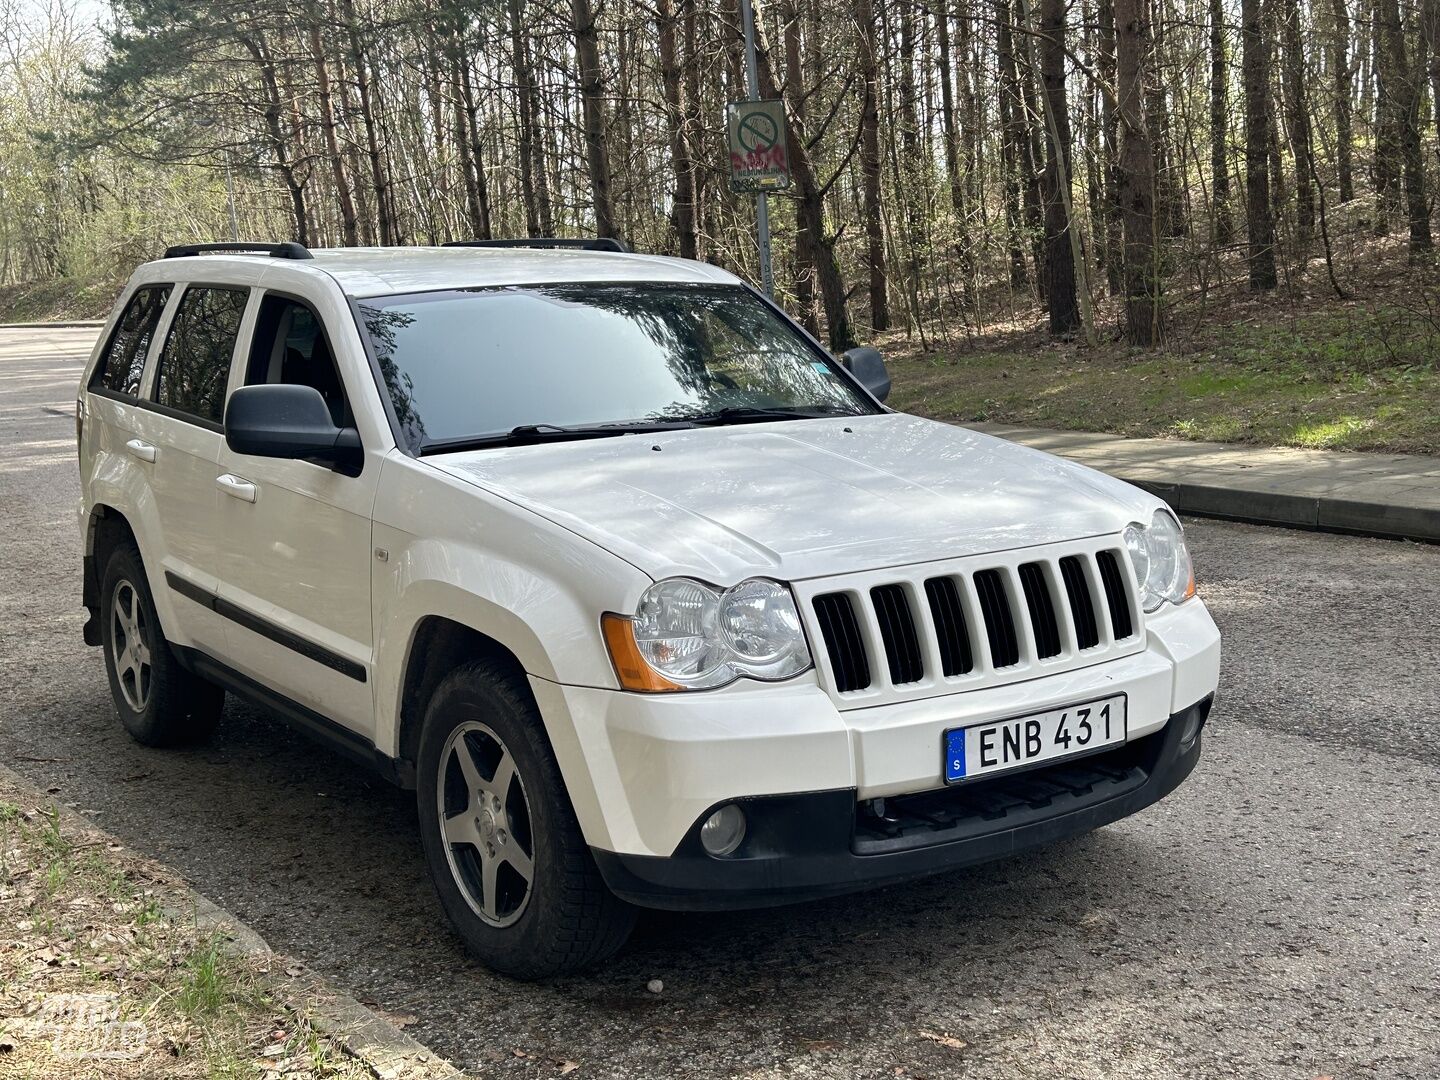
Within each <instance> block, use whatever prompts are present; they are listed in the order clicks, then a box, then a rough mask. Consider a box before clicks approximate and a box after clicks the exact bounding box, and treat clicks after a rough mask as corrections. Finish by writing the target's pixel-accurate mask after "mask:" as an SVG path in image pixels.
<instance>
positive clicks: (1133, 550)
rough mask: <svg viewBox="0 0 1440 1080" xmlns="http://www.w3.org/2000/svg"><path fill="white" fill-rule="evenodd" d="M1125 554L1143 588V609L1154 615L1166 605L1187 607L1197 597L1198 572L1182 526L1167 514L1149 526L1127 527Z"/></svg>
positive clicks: (1159, 515)
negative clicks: (1196, 573)
mask: <svg viewBox="0 0 1440 1080" xmlns="http://www.w3.org/2000/svg"><path fill="white" fill-rule="evenodd" d="M1125 550H1126V551H1128V552H1129V553H1130V565H1131V566H1132V567H1134V569H1135V580H1136V581H1137V582H1139V584H1140V606H1141V607H1142V608H1144V609H1145V610H1146V611H1154V610H1155V609H1157V608H1158V607H1159V606H1160V605H1161V604H1163V603H1165V601H1167V600H1168V601H1170V603H1172V604H1183V603H1184V602H1185V601H1186V600H1189V599H1190V597H1192V596H1194V595H1195V572H1194V569H1193V568H1192V567H1191V564H1190V551H1189V549H1188V548H1187V547H1186V546H1185V534H1184V532H1182V531H1181V529H1180V523H1179V522H1178V521H1176V520H1175V518H1174V517H1173V516H1172V515H1171V514H1170V513H1169V512H1167V511H1165V510H1157V511H1155V516H1154V517H1152V518H1151V519H1150V524H1149V525H1139V524H1133V523H1132V524H1130V525H1126V526H1125Z"/></svg>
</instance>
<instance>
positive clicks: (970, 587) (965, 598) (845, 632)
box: [804, 541, 1139, 704]
mask: <svg viewBox="0 0 1440 1080" xmlns="http://www.w3.org/2000/svg"><path fill="white" fill-rule="evenodd" d="M1035 552H1036V549H1033V548H1032V549H1029V550H1027V551H1025V553H1024V561H1023V562H1022V561H1020V560H1019V559H1013V558H1012V559H1006V558H1005V556H1003V555H1001V556H989V557H985V556H975V557H970V558H967V559H964V560H957V561H956V562H955V563H953V564H951V565H950V566H946V567H937V566H936V565H935V564H928V565H927V566H925V570H927V571H928V572H929V573H928V576H920V575H917V576H915V577H911V576H909V575H907V574H906V573H905V571H903V570H900V571H895V570H891V571H875V572H872V573H868V574H864V575H856V578H857V580H855V583H854V584H853V585H851V584H850V582H846V581H843V579H842V582H841V584H843V585H845V586H847V587H844V588H837V587H836V585H835V584H830V585H829V588H828V589H827V588H825V587H824V586H821V587H819V588H815V589H814V590H813V592H812V593H807V594H806V596H805V597H804V599H806V600H807V601H808V603H809V606H810V607H811V608H812V609H813V612H814V624H813V630H815V631H817V632H818V635H817V636H818V637H819V638H820V639H821V641H822V642H823V644H824V657H823V660H824V661H827V663H823V664H822V665H821V670H822V673H823V674H825V675H828V677H829V682H830V690H831V692H832V693H833V694H836V695H842V696H843V695H849V696H850V697H851V698H852V699H853V700H854V701H855V703H856V704H862V703H873V702H874V701H875V699H876V695H877V694H880V695H884V694H886V693H893V694H894V695H895V696H896V697H910V696H916V695H923V694H925V693H927V692H931V693H944V692H947V691H948V690H949V689H951V687H949V686H948V685H947V684H948V683H950V682H951V681H953V682H954V683H955V684H956V685H955V686H954V687H953V688H954V689H970V688H972V687H979V686H985V685H992V684H997V683H1003V682H1012V681H1015V680H1016V679H1021V678H1027V677H1033V674H1032V673H1033V672H1034V671H1035V669H1036V668H1037V666H1038V667H1040V668H1041V669H1042V670H1043V672H1049V671H1060V670H1068V669H1069V668H1072V667H1079V666H1083V665H1084V664H1089V663H1097V662H1099V661H1101V660H1105V659H1109V658H1110V657H1112V656H1118V655H1123V654H1126V653H1129V652H1133V651H1135V650H1136V649H1137V648H1138V647H1139V638H1138V636H1137V635H1136V628H1137V626H1138V624H1139V623H1138V620H1139V612H1138V611H1137V610H1135V609H1134V606H1133V605H1134V600H1133V598H1132V596H1131V595H1130V586H1129V579H1128V578H1127V577H1126V575H1125V573H1124V570H1123V564H1122V563H1121V562H1120V559H1121V558H1123V557H1124V556H1123V554H1122V553H1121V551H1120V550H1119V549H1118V548H1108V547H1102V546H1099V545H1095V546H1094V547H1091V546H1090V545H1089V544H1088V543H1087V542H1084V541H1081V542H1076V543H1071V544H1066V545H1063V546H1062V545H1057V550H1056V551H1055V553H1054V554H1053V555H1040V556H1039V557H1037V554H1036V553H1035ZM987 564H988V565H987ZM937 569H939V570H942V571H948V572H940V573H937V572H936V570H937ZM818 659H822V658H820V657H817V660H818Z"/></svg>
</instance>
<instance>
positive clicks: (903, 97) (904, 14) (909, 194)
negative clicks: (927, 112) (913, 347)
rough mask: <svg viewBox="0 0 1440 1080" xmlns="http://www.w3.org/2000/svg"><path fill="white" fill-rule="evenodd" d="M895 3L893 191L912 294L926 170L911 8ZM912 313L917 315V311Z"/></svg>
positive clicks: (919, 263)
mask: <svg viewBox="0 0 1440 1080" xmlns="http://www.w3.org/2000/svg"><path fill="white" fill-rule="evenodd" d="M896 6H897V7H899V9H900V49H899V56H898V60H899V64H900V75H899V80H898V81H899V84H900V85H899V98H900V100H899V105H900V148H901V151H902V153H901V154H900V160H899V161H898V162H897V164H898V165H899V169H898V173H899V181H900V183H899V190H898V191H897V192H896V195H897V196H898V198H899V201H900V206H901V213H902V215H903V217H904V221H905V251H906V255H907V258H906V277H907V279H908V287H909V291H910V296H911V297H912V298H913V297H914V296H916V295H917V294H918V292H919V288H920V276H921V272H922V269H923V259H922V253H923V249H924V230H925V189H926V187H927V184H926V174H927V170H926V168H925V158H924V156H922V155H921V153H920V116H919V108H918V104H917V101H918V93H917V90H916V86H915V8H914V5H913V4H911V3H910V2H909V0H899V2H898V3H897V5H896ZM916 314H917V317H918V314H919V313H918V312H917V313H916Z"/></svg>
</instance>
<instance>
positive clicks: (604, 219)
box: [570, 0, 616, 236]
mask: <svg viewBox="0 0 1440 1080" xmlns="http://www.w3.org/2000/svg"><path fill="white" fill-rule="evenodd" d="M570 17H571V20H572V21H573V23H574V27H575V58H576V60H577V61H578V62H579V67H580V104H581V110H582V114H583V116H584V120H585V158H586V163H587V165H588V166H589V172H590V196H591V200H592V202H593V205H594V207H595V232H596V234H597V235H599V236H615V235H616V233H615V205H614V202H613V200H612V198H611V194H610V157H609V155H608V153H607V152H606V149H605V86H604V82H603V81H602V78H601V72H600V38H599V35H598V34H597V33H596V31H595V12H594V9H593V8H592V7H591V5H590V0H570Z"/></svg>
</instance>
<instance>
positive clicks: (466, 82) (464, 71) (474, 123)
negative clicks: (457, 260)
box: [460, 58, 495, 240]
mask: <svg viewBox="0 0 1440 1080" xmlns="http://www.w3.org/2000/svg"><path fill="white" fill-rule="evenodd" d="M460 96H461V98H462V99H463V101H464V104H465V138H466V142H467V146H468V149H469V151H470V160H471V167H472V168H473V169H474V170H475V198H476V206H477V209H478V211H479V220H478V221H477V223H476V225H477V232H476V239H478V240H490V239H492V238H493V237H494V235H495V233H494V225H493V223H492V221H491V214H490V184H489V182H488V181H487V180H486V179H485V147H484V145H483V144H482V143H481V141H480V121H479V114H480V105H479V103H478V102H477V101H476V100H475V84H474V81H473V79H472V78H471V75H470V63H469V59H468V58H466V59H464V60H462V62H461V65H460Z"/></svg>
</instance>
